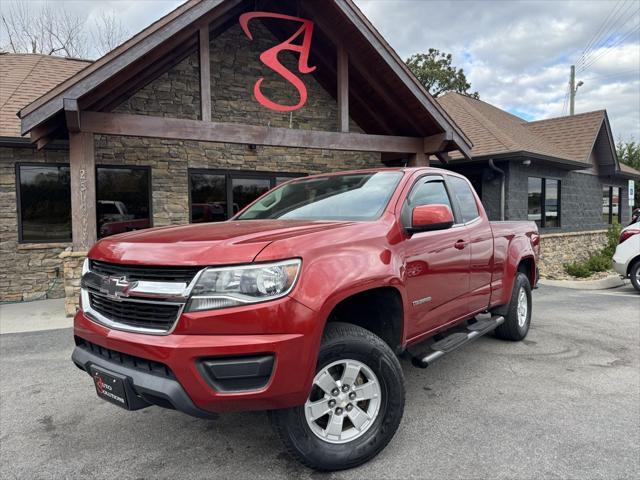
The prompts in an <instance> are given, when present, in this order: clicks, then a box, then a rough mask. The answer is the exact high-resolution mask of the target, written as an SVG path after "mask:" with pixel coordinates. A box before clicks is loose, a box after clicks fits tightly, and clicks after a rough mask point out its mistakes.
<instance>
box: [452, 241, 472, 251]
mask: <svg viewBox="0 0 640 480" xmlns="http://www.w3.org/2000/svg"><path fill="white" fill-rule="evenodd" d="M467 243H469V242H466V241H464V240H458V241H457V242H456V243H455V245H454V247H456V248H457V249H458V250H463V249H464V247H466V246H467Z"/></svg>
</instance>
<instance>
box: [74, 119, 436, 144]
mask: <svg viewBox="0 0 640 480" xmlns="http://www.w3.org/2000/svg"><path fill="white" fill-rule="evenodd" d="M81 122H82V129H83V131H85V132H92V133H97V134H105V135H125V136H134V137H155V138H167V139H176V140H197V141H202V142H222V143H238V144H247V145H268V146H279V147H292V148H317V149H324V150H346V151H358V152H397V153H415V152H418V151H421V149H422V148H423V146H424V139H423V138H418V137H399V136H391V135H366V134H360V133H340V132H321V131H315V130H296V129H290V128H274V127H262V126H257V125H244V124H237V123H220V122H202V121H200V120H183V119H177V118H163V117H153V116H146V115H129V114H120V113H101V112H82V113H81Z"/></svg>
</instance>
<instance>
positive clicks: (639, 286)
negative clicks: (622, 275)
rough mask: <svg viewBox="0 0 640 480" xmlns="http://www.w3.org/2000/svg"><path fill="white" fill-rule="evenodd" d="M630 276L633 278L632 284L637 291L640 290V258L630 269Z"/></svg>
mask: <svg viewBox="0 0 640 480" xmlns="http://www.w3.org/2000/svg"><path fill="white" fill-rule="evenodd" d="M629 278H630V279H631V285H633V288H635V289H636V291H638V292H640V260H636V261H635V263H634V264H633V265H631V268H630V269H629Z"/></svg>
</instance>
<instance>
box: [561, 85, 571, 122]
mask: <svg viewBox="0 0 640 480" xmlns="http://www.w3.org/2000/svg"><path fill="white" fill-rule="evenodd" d="M570 92H571V85H567V93H565V95H564V102H562V116H564V115H565V114H566V113H567V102H568V100H569V94H570Z"/></svg>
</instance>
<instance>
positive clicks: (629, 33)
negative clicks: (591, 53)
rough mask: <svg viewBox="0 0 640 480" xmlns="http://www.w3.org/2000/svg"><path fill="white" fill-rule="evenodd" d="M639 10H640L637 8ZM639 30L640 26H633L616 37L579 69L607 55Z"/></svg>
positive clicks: (585, 67)
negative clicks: (624, 33) (618, 37)
mask: <svg viewBox="0 0 640 480" xmlns="http://www.w3.org/2000/svg"><path fill="white" fill-rule="evenodd" d="M639 11H640V10H639ZM637 32H640V26H638V27H635V28H633V29H632V30H630V31H629V32H627V34H626V35H625V36H623V37H621V38H620V39H618V40H617V41H616V42H615V43H614V44H613V45H610V46H609V47H607V48H606V49H605V50H603V51H602V52H601V53H599V54H598V55H597V56H595V57H593V58H592V59H591V60H589V62H588V63H586V64H584V65H582V67H581V68H580V70H579V71H584V70H586V69H587V68H589V67H590V66H591V65H593V64H594V63H596V62H597V61H598V60H600V59H601V58H602V57H605V56H606V55H608V54H609V53H611V51H612V50H613V49H614V48H615V47H617V46H618V45H621V44H622V43H624V42H625V40H626V39H627V38H629V37H630V36H631V35H632V34H634V33H637Z"/></svg>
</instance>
